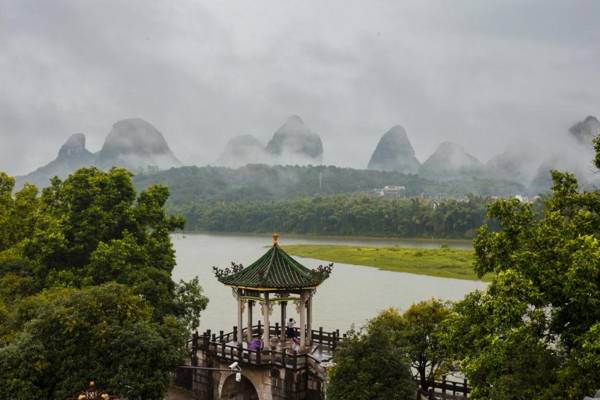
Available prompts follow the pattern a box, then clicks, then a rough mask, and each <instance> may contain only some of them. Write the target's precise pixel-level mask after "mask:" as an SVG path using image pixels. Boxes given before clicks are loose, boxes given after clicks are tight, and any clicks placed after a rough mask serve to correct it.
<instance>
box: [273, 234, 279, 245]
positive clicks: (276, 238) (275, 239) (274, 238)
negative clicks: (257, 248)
mask: <svg viewBox="0 0 600 400" xmlns="http://www.w3.org/2000/svg"><path fill="white" fill-rule="evenodd" d="M278 241H279V233H273V246H275V245H276V244H277V242H278Z"/></svg>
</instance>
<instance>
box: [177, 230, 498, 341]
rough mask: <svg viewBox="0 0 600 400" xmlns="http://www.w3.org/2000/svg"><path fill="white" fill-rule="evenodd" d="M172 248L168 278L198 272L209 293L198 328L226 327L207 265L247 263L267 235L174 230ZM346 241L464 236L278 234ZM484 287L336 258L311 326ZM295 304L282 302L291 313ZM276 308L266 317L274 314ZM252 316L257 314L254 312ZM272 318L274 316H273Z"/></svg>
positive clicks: (229, 312) (345, 324)
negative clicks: (174, 263)
mask: <svg viewBox="0 0 600 400" xmlns="http://www.w3.org/2000/svg"><path fill="white" fill-rule="evenodd" d="M172 239H173V244H174V246H175V250H176V252H177V253H176V254H177V266H176V267H175V270H174V271H173V278H174V279H175V280H177V281H178V280H179V279H185V280H188V279H191V278H193V277H195V276H198V277H199V279H200V282H201V284H202V287H203V288H204V292H205V294H206V295H207V296H208V298H209V299H210V302H209V305H208V308H207V309H206V310H205V311H204V312H203V314H202V319H201V323H200V328H199V331H204V330H206V329H211V330H212V331H213V332H215V331H217V332H218V331H219V330H221V329H222V330H225V331H230V330H231V329H232V327H233V325H234V324H235V323H236V320H237V312H236V303H235V301H234V298H233V295H232V293H231V289H230V288H228V287H226V286H223V285H222V284H221V283H219V282H218V281H217V279H216V278H215V276H214V275H213V272H212V266H218V267H226V266H229V265H230V263H231V261H235V262H236V263H242V264H243V265H244V266H248V265H250V264H251V263H252V262H254V261H255V260H256V259H258V258H259V257H260V256H261V255H263V254H264V253H265V252H266V251H267V248H268V246H270V244H271V236H270V235H251V236H244V235H212V234H185V235H181V234H177V235H173V236H172ZM299 243H307V244H346V245H362V246H399V247H423V248H439V247H440V245H441V244H442V243H447V244H448V245H449V246H450V247H457V248H470V243H466V242H452V241H450V242H446V241H431V240H430V241H424V240H399V239H395V240H391V239H390V240H388V239H383V240H382V239H351V240H345V239H336V238H333V239H331V238H315V237H285V236H284V237H282V238H281V239H280V244H281V245H282V246H285V245H286V244H299ZM297 260H298V261H300V262H301V263H302V264H303V265H305V266H306V267H308V268H315V267H317V266H318V265H320V264H323V263H325V262H327V261H326V260H323V261H320V260H314V259H308V258H301V257H297ZM485 287H486V284H485V283H484V282H479V281H466V280H459V279H447V278H436V277H431V276H424V275H414V274H406V273H401V272H390V271H380V270H378V269H376V268H371V267H361V266H355V265H348V264H339V263H336V264H335V267H334V270H333V273H332V274H331V276H330V277H329V279H327V280H326V281H325V282H324V283H323V284H322V285H321V286H320V287H319V288H318V290H317V293H316V295H315V297H314V300H313V305H314V314H313V327H314V328H315V329H316V328H318V327H319V326H322V327H323V328H324V329H325V330H334V329H339V330H340V331H342V332H343V331H345V330H348V329H349V328H351V327H352V326H354V327H356V328H359V327H361V326H362V325H364V323H365V322H366V321H367V320H368V319H370V318H372V317H374V316H375V315H376V314H377V313H378V312H379V311H381V310H384V309H386V308H388V307H396V308H399V309H400V310H404V309H406V308H407V307H409V306H410V305H411V304H412V303H415V302H418V301H421V300H426V299H429V298H432V297H437V298H440V299H444V300H459V299H461V298H462V297H463V296H464V295H465V294H466V293H468V292H470V291H473V290H475V289H483V288H485ZM294 308H295V307H288V314H290V313H291V315H289V316H290V317H294V318H295V319H296V320H297V321H298V316H297V315H294V313H295V310H294ZM278 315H279V314H278V310H274V312H273V316H272V317H271V319H272V321H273V323H274V322H275V320H276V319H277V316H278ZM255 318H257V317H255ZM273 318H275V320H274V319H273Z"/></svg>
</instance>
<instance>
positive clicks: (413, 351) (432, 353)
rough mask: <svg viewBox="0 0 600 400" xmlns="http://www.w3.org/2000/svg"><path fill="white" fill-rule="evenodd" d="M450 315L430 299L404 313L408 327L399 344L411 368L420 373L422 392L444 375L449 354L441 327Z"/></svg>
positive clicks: (445, 308) (403, 332) (441, 304)
mask: <svg viewBox="0 0 600 400" xmlns="http://www.w3.org/2000/svg"><path fill="white" fill-rule="evenodd" d="M449 314H450V309H449V308H448V306H447V305H446V304H444V303H442V302H441V301H439V300H436V299H431V300H429V301H422V302H420V303H417V304H413V305H412V306H411V307H410V308H409V309H408V310H406V312H405V313H404V315H403V317H404V321H405V327H404V329H403V331H402V334H401V338H400V343H399V345H400V346H402V348H403V349H404V351H405V353H406V356H407V357H408V359H409V360H411V367H412V368H413V369H414V370H415V371H417V380H418V381H419V383H420V385H421V388H422V389H424V390H427V388H428V387H429V384H430V383H431V382H432V381H433V380H434V379H435V378H438V379H439V377H440V375H441V374H442V373H443V372H445V370H444V368H445V367H447V365H445V364H446V363H447V362H448V361H449V352H448V350H447V348H446V345H445V343H444V341H443V338H442V335H443V333H442V331H441V326H442V324H443V323H444V321H445V320H446V318H447V317H448V315H449Z"/></svg>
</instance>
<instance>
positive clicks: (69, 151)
mask: <svg viewBox="0 0 600 400" xmlns="http://www.w3.org/2000/svg"><path fill="white" fill-rule="evenodd" d="M82 154H84V155H91V154H92V153H90V152H89V151H87V149H86V148H85V135H84V134H83V133H75V134H73V135H71V136H70V137H69V139H67V141H66V142H65V144H63V145H62V147H61V148H60V150H59V151H58V158H66V157H73V156H80V155H82Z"/></svg>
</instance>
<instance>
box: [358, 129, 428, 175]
mask: <svg viewBox="0 0 600 400" xmlns="http://www.w3.org/2000/svg"><path fill="white" fill-rule="evenodd" d="M419 165H420V163H419V160H417V158H416V157H415V150H414V149H413V147H412V144H411V143H410V140H408V135H407V134H406V130H405V129H404V128H403V127H402V126H400V125H395V126H393V127H392V128H391V129H390V130H389V131H387V132H386V133H384V134H383V136H382V137H381V139H380V140H379V142H378V143H377V147H376V148H375V151H374V152H373V155H372V156H371V159H370V161H369V165H368V167H367V168H368V169H375V170H381V171H398V172H402V173H404V174H416V173H417V171H418V169H419Z"/></svg>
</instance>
